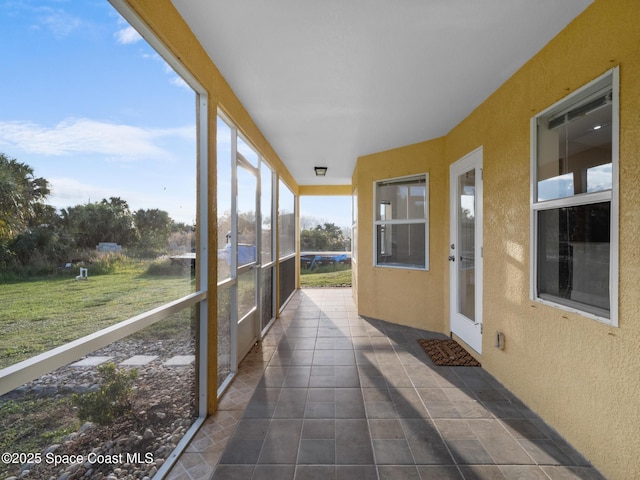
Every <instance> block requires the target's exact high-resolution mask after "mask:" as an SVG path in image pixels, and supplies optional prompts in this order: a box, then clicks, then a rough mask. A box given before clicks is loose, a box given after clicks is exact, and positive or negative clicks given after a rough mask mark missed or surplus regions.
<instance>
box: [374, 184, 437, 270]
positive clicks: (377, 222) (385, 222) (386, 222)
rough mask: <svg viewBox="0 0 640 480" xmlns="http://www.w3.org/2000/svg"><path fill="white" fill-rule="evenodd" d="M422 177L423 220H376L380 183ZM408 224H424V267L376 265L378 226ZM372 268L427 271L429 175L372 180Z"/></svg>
mask: <svg viewBox="0 0 640 480" xmlns="http://www.w3.org/2000/svg"><path fill="white" fill-rule="evenodd" d="M418 177H424V179H425V198H426V204H425V212H424V215H425V216H424V218H413V219H407V220H378V219H377V212H378V210H377V206H378V198H377V197H378V188H377V187H378V184H379V183H382V182H391V181H401V180H405V179H410V178H418ZM409 224H414V225H415V224H424V228H425V232H424V233H425V235H424V250H425V252H424V253H425V255H424V259H425V260H424V264H425V265H424V267H416V266H412V265H394V264H386V263H383V264H378V236H377V226H378V225H409ZM373 266H374V267H376V268H398V269H402V270H418V271H421V272H424V271H429V173H428V172H422V173H416V174H413V175H404V176H401V177H391V178H383V179H380V180H374V182H373Z"/></svg>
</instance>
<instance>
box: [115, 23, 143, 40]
mask: <svg viewBox="0 0 640 480" xmlns="http://www.w3.org/2000/svg"><path fill="white" fill-rule="evenodd" d="M113 35H114V36H115V37H116V41H117V42H118V43H119V44H121V45H130V44H132V43H137V42H139V41H140V40H142V37H141V36H140V34H139V33H138V32H137V31H136V29H135V28H133V27H132V26H128V27H125V28H123V29H121V30H118V31H117V32H116V33H114V34H113Z"/></svg>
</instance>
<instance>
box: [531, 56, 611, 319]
mask: <svg viewBox="0 0 640 480" xmlns="http://www.w3.org/2000/svg"><path fill="white" fill-rule="evenodd" d="M604 83H609V84H610V86H611V94H612V103H611V105H612V110H611V189H609V190H601V191H596V192H586V193H578V194H574V195H572V196H566V197H560V198H554V199H550V200H540V201H539V200H538V120H539V119H540V118H541V117H544V116H548V115H550V114H553V113H554V112H562V111H566V110H568V109H570V108H571V106H572V105H575V104H576V103H579V102H581V101H584V99H586V98H588V97H589V96H590V95H592V94H593V93H595V92H596V91H598V90H599V89H602V88H603V87H602V85H603V84H604ZM619 94H620V72H619V67H614V68H612V69H610V70H608V71H607V72H605V73H604V74H602V75H600V76H598V77H597V78H595V79H594V80H592V81H590V82H589V83H587V84H586V85H584V86H582V87H580V88H579V89H577V90H576V91H575V92H573V93H571V94H569V95H567V96H566V97H564V98H562V99H560V100H559V101H557V102H555V103H554V104H553V105H551V106H550V107H548V108H546V109H544V110H542V111H541V112H539V113H538V114H536V115H534V116H533V117H532V118H531V127H530V131H531V145H530V146H531V155H530V168H531V171H530V201H529V205H530V212H531V215H530V229H529V231H530V239H529V240H530V242H529V245H530V268H529V271H530V283H529V286H530V295H529V297H530V300H531V301H533V302H536V303H540V304H544V305H548V306H551V307H554V308H557V309H559V310H563V311H567V312H571V313H575V314H578V315H580V316H583V317H586V318H589V319H593V320H596V321H598V322H601V323H604V324H607V325H610V326H613V327H617V326H618V267H619V253H618V252H619V247H618V238H619V232H618V226H619V218H618V217H619V146H620V120H619V111H620V104H619V98H620V95H619ZM603 202H609V203H610V241H609V316H608V317H606V316H604V315H599V314H598V313H594V312H592V311H589V310H587V309H586V307H587V305H586V304H585V305H584V307H585V308H580V307H581V306H580V304H579V303H578V302H576V303H573V302H570V303H572V305H566V304H563V303H559V302H556V301H553V300H550V299H549V298H542V297H541V296H540V294H539V292H538V238H539V235H538V234H539V231H538V212H540V211H545V210H557V209H560V208H565V207H579V206H584V205H589V204H595V203H603Z"/></svg>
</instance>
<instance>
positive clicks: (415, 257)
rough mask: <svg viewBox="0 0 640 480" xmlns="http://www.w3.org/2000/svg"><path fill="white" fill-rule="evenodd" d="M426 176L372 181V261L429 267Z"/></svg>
mask: <svg viewBox="0 0 640 480" xmlns="http://www.w3.org/2000/svg"><path fill="white" fill-rule="evenodd" d="M428 199H429V175H428V174H427V173H423V174H420V175H414V176H410V177H402V178H394V179H390V180H383V181H378V182H376V183H375V212H374V223H375V246H376V249H375V264H376V266H379V267H400V268H414V269H420V270H428V269H429V255H428V250H429V242H428V239H429V232H428V228H429V227H428V216H429V206H428Z"/></svg>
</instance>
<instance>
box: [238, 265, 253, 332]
mask: <svg viewBox="0 0 640 480" xmlns="http://www.w3.org/2000/svg"><path fill="white" fill-rule="evenodd" d="M256 271H257V270H254V269H251V270H247V271H246V272H244V273H241V274H240V275H238V320H242V319H243V318H244V317H245V316H246V315H247V314H248V313H249V312H251V310H253V309H254V308H255V306H256Z"/></svg>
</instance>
